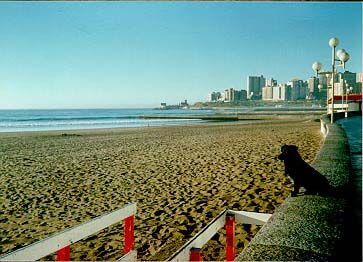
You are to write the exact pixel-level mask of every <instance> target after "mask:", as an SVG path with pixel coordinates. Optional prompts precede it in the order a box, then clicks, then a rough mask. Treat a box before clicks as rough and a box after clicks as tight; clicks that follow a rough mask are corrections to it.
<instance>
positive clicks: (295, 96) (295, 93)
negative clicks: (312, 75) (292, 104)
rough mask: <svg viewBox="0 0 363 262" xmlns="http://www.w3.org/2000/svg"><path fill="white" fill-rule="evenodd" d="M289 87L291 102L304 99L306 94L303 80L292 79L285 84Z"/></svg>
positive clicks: (305, 85)
mask: <svg viewBox="0 0 363 262" xmlns="http://www.w3.org/2000/svg"><path fill="white" fill-rule="evenodd" d="M287 85H289V86H291V97H290V99H291V100H299V99H305V98H306V93H307V84H305V83H304V81H303V80H299V79H293V80H291V81H290V82H288V83H287Z"/></svg>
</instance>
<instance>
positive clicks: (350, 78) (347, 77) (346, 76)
mask: <svg viewBox="0 0 363 262" xmlns="http://www.w3.org/2000/svg"><path fill="white" fill-rule="evenodd" d="M337 76H338V81H337V82H344V83H346V84H348V86H349V87H353V90H355V88H356V84H357V74H356V73H352V72H349V71H345V72H344V73H338V74H337ZM344 88H345V87H344Z"/></svg>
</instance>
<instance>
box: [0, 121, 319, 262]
mask: <svg viewBox="0 0 363 262" xmlns="http://www.w3.org/2000/svg"><path fill="white" fill-rule="evenodd" d="M319 128H320V124H319V123H318V122H315V121H299V122H297V121H296V122H293V121H275V122H274V123H269V124H266V123H265V124H264V123H257V124H246V123H242V124H241V123H240V122H234V123H226V124H221V123H220V124H198V125H189V126H171V127H153V128H138V129H110V130H98V131H96V130H91V131H68V132H66V133H68V134H76V135H67V136H62V133H65V132H41V133H16V134H15V133H14V134H2V135H0V254H4V253H7V252H9V251H10V250H15V249H17V248H19V247H21V246H24V245H27V244H30V243H32V242H34V241H36V240H40V239H42V238H44V237H45V236H48V235H50V234H51V233H54V232H58V231H60V230H62V229H65V228H68V227H70V226H74V225H78V224H79V223H81V222H85V221H88V220H89V219H92V218H94V217H96V216H99V215H101V214H103V213H105V212H109V211H112V210H115V209H117V208H119V207H122V206H123V205H125V204H126V203H128V202H136V203H137V205H138V211H137V215H136V222H135V237H136V247H137V250H138V254H139V258H140V259H142V260H162V259H166V258H167V257H169V256H170V255H171V254H172V253H173V252H175V251H176V250H177V249H178V248H179V247H180V246H181V245H182V244H184V243H185V242H186V241H187V240H188V239H190V238H191V237H192V236H193V235H194V234H195V233H197V232H198V231H199V230H200V229H201V228H202V227H204V226H205V225H206V224H207V223H208V222H210V221H211V220H212V219H213V217H215V216H216V215H218V214H219V213H220V212H221V211H223V210H224V209H226V208H229V209H234V210H245V211H256V212H267V213H272V212H273V211H274V209H275V208H276V207H278V206H279V205H280V204H281V203H282V202H283V200H284V199H285V198H286V197H287V196H288V195H289V194H290V192H291V189H292V188H291V182H290V180H289V179H287V178H286V177H284V175H283V164H282V163H281V162H280V161H278V160H276V158H275V157H276V155H277V154H278V153H279V149H280V146H281V145H282V144H295V145H297V146H298V147H299V151H300V154H301V155H302V157H303V158H304V159H305V160H306V161H307V162H312V161H313V159H314V158H315V156H316V153H317V151H318V150H319V147H320V143H321V141H322V137H321V136H320V133H319ZM257 230H258V228H257V227H256V226H249V225H244V226H238V228H237V232H238V233H237V251H238V252H239V251H241V250H242V249H243V247H244V246H245V245H246V244H247V243H248V241H249V240H250V239H251V237H253V235H254V234H255V233H256V232H257ZM122 232H123V228H122V224H117V225H115V226H112V227H110V228H108V229H106V230H103V231H102V232H100V233H99V234H97V235H95V236H92V237H90V238H89V240H87V241H80V242H78V243H76V244H74V245H72V246H71V253H72V259H75V260H115V259H117V258H119V257H120V256H121V255H122V251H121V250H122ZM224 241H225V240H224V236H223V232H221V233H219V234H218V235H217V236H215V237H214V238H213V240H212V241H210V242H209V243H208V245H207V246H206V247H205V248H204V249H203V250H204V254H205V256H204V258H205V259H213V260H218V259H223V258H224V253H223V252H224V249H223V245H224Z"/></svg>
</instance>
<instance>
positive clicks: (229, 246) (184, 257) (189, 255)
mask: <svg viewBox="0 0 363 262" xmlns="http://www.w3.org/2000/svg"><path fill="white" fill-rule="evenodd" d="M270 217H271V214H265V213H256V212H246V211H233V210H225V211H223V212H222V213H220V214H219V215H218V216H217V217H216V218H215V219H213V220H212V221H211V222H210V223H209V224H208V225H206V226H205V227H204V228H203V229H202V230H201V231H199V232H198V233H197V234H196V235H195V236H194V237H193V238H192V239H190V240H189V241H188V242H187V243H185V244H184V245H183V246H182V247H181V248H180V249H179V250H178V251H177V252H175V253H174V254H173V255H172V256H171V257H169V259H168V260H169V261H202V254H201V251H200V249H202V247H203V245H205V244H206V243H207V242H208V241H209V240H210V239H211V238H212V237H213V236H214V235H215V234H216V233H217V232H218V231H219V230H220V229H221V228H223V227H225V229H226V261H234V259H235V256H236V254H235V236H234V233H235V225H236V223H238V224H253V225H264V224H265V223H266V222H267V221H268V220H269V218H270Z"/></svg>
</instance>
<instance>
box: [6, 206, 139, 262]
mask: <svg viewBox="0 0 363 262" xmlns="http://www.w3.org/2000/svg"><path fill="white" fill-rule="evenodd" d="M135 213H136V204H134V203H133V204H128V205H126V206H124V207H122V208H120V209H117V210H115V211H112V212H110V213H107V214H104V215H102V216H99V217H96V218H94V219H92V220H90V221H88V222H85V223H83V224H80V225H78V226H75V227H73V228H70V229H66V230H64V231H62V232H60V233H56V234H54V235H52V236H50V237H47V238H45V239H43V240H40V241H38V242H35V243H33V244H30V245H28V246H26V247H23V248H20V249H18V250H16V251H13V252H11V253H8V254H6V255H3V256H1V257H0V261H34V260H38V259H41V258H43V257H45V256H48V255H50V254H53V253H55V252H56V260H57V261H70V252H71V248H70V245H71V244H73V243H75V242H77V241H79V240H81V239H84V238H87V237H89V236H90V235H93V234H95V233H97V232H99V231H100V230H102V229H105V228H107V227H109V226H111V225H113V224H115V223H118V222H120V221H121V220H123V223H124V254H125V255H124V256H123V257H122V258H121V259H120V260H127V261H136V258H137V252H136V250H135V249H134V248H135V243H134V239H135V237H134V217H135Z"/></svg>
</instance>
